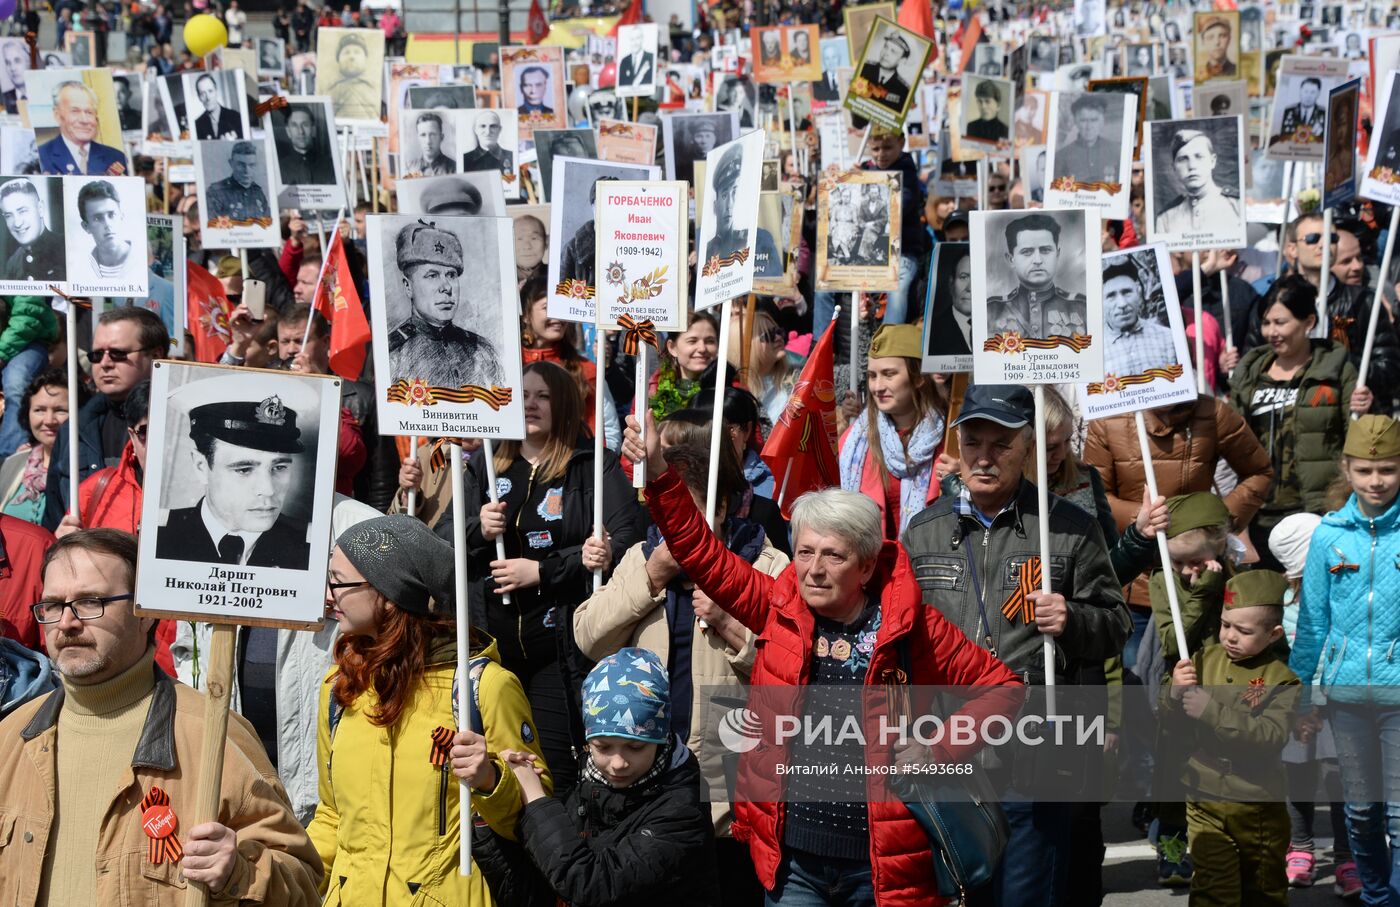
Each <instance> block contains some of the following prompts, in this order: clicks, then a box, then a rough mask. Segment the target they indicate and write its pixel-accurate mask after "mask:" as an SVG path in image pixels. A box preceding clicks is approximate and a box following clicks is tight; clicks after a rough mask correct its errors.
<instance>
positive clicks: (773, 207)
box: [754, 187, 803, 293]
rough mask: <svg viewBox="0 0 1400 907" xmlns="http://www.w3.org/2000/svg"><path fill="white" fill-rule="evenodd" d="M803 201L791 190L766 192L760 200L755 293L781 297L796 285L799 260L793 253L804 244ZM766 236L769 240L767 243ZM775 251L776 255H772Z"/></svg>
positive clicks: (783, 189)
mask: <svg viewBox="0 0 1400 907" xmlns="http://www.w3.org/2000/svg"><path fill="white" fill-rule="evenodd" d="M802 215H803V210H802V199H801V196H800V194H799V193H798V192H797V191H795V190H794V189H793V188H792V187H783V188H780V189H779V190H778V191H776V192H763V193H762V194H761V195H760V197H759V200H758V233H757V234H756V236H757V239H756V242H757V243H758V250H757V252H756V260H755V261H754V290H755V291H757V292H759V293H781V292H782V291H784V290H786V289H790V288H792V287H794V286H796V285H797V278H798V275H797V259H796V257H795V256H794V255H792V250H793V249H795V248H797V246H798V245H800V244H801V242H802ZM765 235H766V237H767V238H766V239H765ZM774 251H776V253H777V255H776V256H773V255H772V253H773V252H774Z"/></svg>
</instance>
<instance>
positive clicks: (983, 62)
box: [972, 44, 1002, 77]
mask: <svg viewBox="0 0 1400 907" xmlns="http://www.w3.org/2000/svg"><path fill="white" fill-rule="evenodd" d="M972 58H973V63H972V68H973V72H975V73H976V74H977V75H979V76H998V77H999V76H1001V75H1002V66H1001V63H1002V53H1001V48H1000V47H998V46H997V45H995V44H978V45H977V46H976V47H975V48H973V54H972Z"/></svg>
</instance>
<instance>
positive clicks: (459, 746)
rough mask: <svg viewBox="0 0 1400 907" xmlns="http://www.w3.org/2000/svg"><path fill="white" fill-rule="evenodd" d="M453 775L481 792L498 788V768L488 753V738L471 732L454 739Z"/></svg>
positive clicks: (460, 733)
mask: <svg viewBox="0 0 1400 907" xmlns="http://www.w3.org/2000/svg"><path fill="white" fill-rule="evenodd" d="M451 756H452V774H454V775H456V776H457V777H458V778H460V779H461V780H463V781H465V782H467V783H468V784H470V785H471V786H472V787H474V788H476V789H477V790H479V791H483V792H485V791H491V790H494V789H495V787H496V780H497V778H496V766H495V765H493V764H492V762H491V757H490V755H488V754H487V752H486V738H485V737H483V736H481V735H480V734H478V733H475V732H474V731H471V730H465V731H458V732H457V734H456V736H454V737H453V738H452V752H451Z"/></svg>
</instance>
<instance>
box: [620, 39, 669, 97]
mask: <svg viewBox="0 0 1400 907" xmlns="http://www.w3.org/2000/svg"><path fill="white" fill-rule="evenodd" d="M660 30H661V26H659V25H657V24H656V23H655V22H644V23H639V24H636V25H624V26H622V27H620V28H619V29H618V30H617V46H618V53H619V54H620V57H619V59H618V61H617V96H618V97H619V98H633V97H640V98H649V97H651V96H652V94H653V93H655V91H656V83H657V65H656V58H657V57H656V52H657V46H658V44H659V43H660V40H661V37H660Z"/></svg>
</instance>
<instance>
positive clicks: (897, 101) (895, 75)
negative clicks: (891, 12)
mask: <svg viewBox="0 0 1400 907" xmlns="http://www.w3.org/2000/svg"><path fill="white" fill-rule="evenodd" d="M880 27H882V28H885V29H886V31H885V35H884V37H883V39H878V40H872V43H871V45H870V54H868V55H867V58H866V59H865V61H864V62H863V64H862V66H861V68H860V77H861V78H862V79H864V80H865V82H866V85H867V89H866V97H868V98H869V99H870V100H872V101H874V102H875V103H877V104H879V105H881V106H882V107H887V108H889V109H890V110H893V111H896V112H899V111H902V110H903V109H904V102H905V100H906V99H907V98H908V97H909V82H908V81H907V80H906V79H905V78H904V77H903V76H902V75H900V68H901V67H902V66H904V65H905V61H907V60H908V59H909V57H910V55H912V54H913V52H914V48H913V47H912V46H910V44H909V39H908V38H906V37H904V35H901V34H900V33H899V32H897V31H894V30H892V29H890V28H889V26H885V25H881V26H880ZM872 57H873V59H872Z"/></svg>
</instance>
